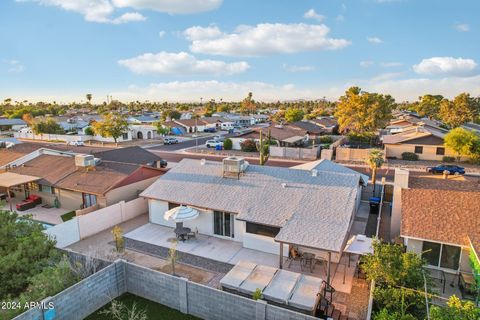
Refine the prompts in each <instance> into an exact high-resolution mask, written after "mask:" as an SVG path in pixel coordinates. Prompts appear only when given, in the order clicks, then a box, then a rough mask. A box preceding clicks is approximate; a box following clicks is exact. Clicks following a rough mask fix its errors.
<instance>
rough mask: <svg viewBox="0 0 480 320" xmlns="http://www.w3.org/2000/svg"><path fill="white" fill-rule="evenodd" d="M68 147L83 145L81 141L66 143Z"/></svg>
mask: <svg viewBox="0 0 480 320" xmlns="http://www.w3.org/2000/svg"><path fill="white" fill-rule="evenodd" d="M68 145H69V146H76V147H83V146H84V145H85V143H83V141H70V142H68Z"/></svg>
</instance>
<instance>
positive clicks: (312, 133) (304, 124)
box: [290, 120, 325, 139]
mask: <svg viewBox="0 0 480 320" xmlns="http://www.w3.org/2000/svg"><path fill="white" fill-rule="evenodd" d="M290 127H296V128H299V129H301V130H304V131H306V132H307V134H308V136H309V139H315V138H316V137H318V136H320V135H322V134H323V133H325V130H324V129H323V127H321V126H319V125H317V124H316V123H315V122H313V121H312V122H311V121H308V120H301V121H297V122H293V123H290Z"/></svg>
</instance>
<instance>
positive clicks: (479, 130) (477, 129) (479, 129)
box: [461, 122, 480, 135]
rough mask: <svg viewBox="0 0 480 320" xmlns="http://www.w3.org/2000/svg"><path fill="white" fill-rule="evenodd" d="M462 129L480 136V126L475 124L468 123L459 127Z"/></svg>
mask: <svg viewBox="0 0 480 320" xmlns="http://www.w3.org/2000/svg"><path fill="white" fill-rule="evenodd" d="M461 127H462V128H463V129H466V130H469V131H472V132H473V133H475V134H477V135H480V124H476V123H473V122H468V123H465V124H464V125H462V126H461Z"/></svg>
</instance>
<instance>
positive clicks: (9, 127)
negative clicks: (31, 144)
mask: <svg viewBox="0 0 480 320" xmlns="http://www.w3.org/2000/svg"><path fill="white" fill-rule="evenodd" d="M25 127H27V123H26V122H25V121H23V120H22V119H4V118H0V134H1V133H10V132H14V131H18V130H20V129H22V128H25Z"/></svg>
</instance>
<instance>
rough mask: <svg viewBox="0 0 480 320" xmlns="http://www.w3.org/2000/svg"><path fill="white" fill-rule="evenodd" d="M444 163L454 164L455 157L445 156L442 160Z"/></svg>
mask: <svg viewBox="0 0 480 320" xmlns="http://www.w3.org/2000/svg"><path fill="white" fill-rule="evenodd" d="M442 160H443V162H454V161H455V157H449V156H444V157H443V158H442Z"/></svg>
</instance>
